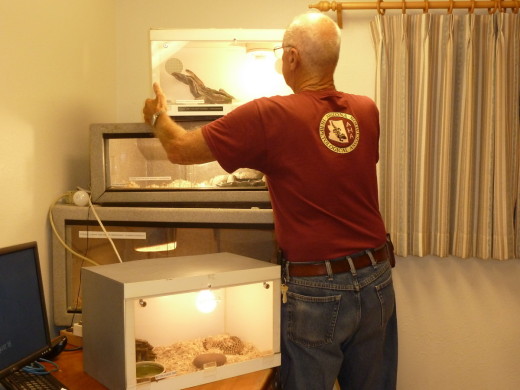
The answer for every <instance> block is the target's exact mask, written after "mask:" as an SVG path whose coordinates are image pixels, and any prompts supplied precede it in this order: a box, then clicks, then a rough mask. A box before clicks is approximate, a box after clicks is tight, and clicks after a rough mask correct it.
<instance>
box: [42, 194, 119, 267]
mask: <svg viewBox="0 0 520 390" xmlns="http://www.w3.org/2000/svg"><path fill="white" fill-rule="evenodd" d="M82 191H85V190H82ZM85 192H86V191H85ZM66 196H68V194H67V193H65V194H63V195H61V196H60V197H59V198H57V199H56V200H55V201H54V202H53V203H52V205H51V207H50V208H49V221H50V224H51V227H52V230H53V231H54V234H55V235H56V238H58V241H59V242H60V243H61V245H63V247H64V248H65V249H67V250H68V251H69V252H70V253H72V254H74V255H75V256H77V257H79V258H81V259H83V260H85V261H88V262H89V263H92V264H94V265H101V264H99V263H98V262H96V261H94V260H92V259H89V258H88V257H85V256H83V255H82V254H80V253H78V252H76V251H75V250H74V249H72V248H71V247H70V246H68V245H67V244H66V243H65V241H64V240H63V239H62V238H61V237H60V235H59V234H58V231H57V229H56V226H55V224H54V219H53V216H52V209H53V208H54V206H55V205H56V203H58V202H59V201H60V200H61V199H63V198H64V197H66ZM88 204H89V207H90V209H91V210H92V213H93V214H94V216H95V217H96V220H97V222H98V224H99V226H100V227H101V229H102V230H103V232H104V233H105V236H106V237H107V239H108V241H109V242H110V244H111V245H112V248H113V249H114V252H115V254H116V256H117V259H118V260H119V262H120V263H122V262H123V260H122V259H121V256H119V252H118V251H117V248H116V246H115V244H114V241H113V240H112V237H110V235H109V234H108V232H107V231H106V229H105V226H104V225H103V223H102V222H101V219H100V218H99V216H98V214H97V212H96V210H95V208H94V205H93V204H92V201H91V200H90V196H88Z"/></svg>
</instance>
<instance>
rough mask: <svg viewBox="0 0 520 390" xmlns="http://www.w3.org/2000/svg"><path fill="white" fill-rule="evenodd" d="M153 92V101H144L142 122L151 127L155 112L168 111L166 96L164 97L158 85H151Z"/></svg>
mask: <svg viewBox="0 0 520 390" xmlns="http://www.w3.org/2000/svg"><path fill="white" fill-rule="evenodd" d="M153 91H154V93H155V99H146V100H145V102H144V108H143V116H144V121H145V122H146V123H148V124H149V125H152V117H153V114H155V113H156V112H161V111H163V112H167V111H168V104H167V103H166V96H165V95H164V93H163V91H162V89H161V87H160V86H159V84H157V83H153Z"/></svg>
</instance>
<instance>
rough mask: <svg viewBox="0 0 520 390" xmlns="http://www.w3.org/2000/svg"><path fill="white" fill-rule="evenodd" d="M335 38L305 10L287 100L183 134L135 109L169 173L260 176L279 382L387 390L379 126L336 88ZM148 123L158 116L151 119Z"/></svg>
mask: <svg viewBox="0 0 520 390" xmlns="http://www.w3.org/2000/svg"><path fill="white" fill-rule="evenodd" d="M340 36H341V34H340V30H339V29H338V27H337V25H336V24H335V23H334V22H333V21H332V20H331V19H330V18H328V17H327V16H325V15H322V14H319V13H308V14H304V15H301V16H298V17H297V18H295V19H294V21H293V22H292V23H291V24H290V25H289V27H288V29H287V30H286V32H285V34H284V38H283V45H282V47H281V48H280V49H279V50H283V55H282V61H283V65H282V72H283V76H284V78H285V81H286V83H287V85H288V86H289V87H291V89H292V90H293V92H294V94H292V95H289V96H275V97H271V98H260V99H256V100H254V101H252V102H249V103H246V104H244V105H242V106H240V107H238V108H236V109H235V110H233V111H232V112H231V113H229V114H227V115H226V116H224V117H223V118H220V119H218V120H216V121H214V122H211V123H210V124H208V125H205V126H203V127H202V128H200V129H196V130H194V131H190V132H186V131H185V130H184V129H183V128H182V127H181V126H180V125H179V124H177V123H175V122H174V121H172V120H171V119H170V118H169V117H168V115H167V114H166V113H165V111H166V98H165V96H164V95H163V93H162V91H161V89H160V88H159V86H158V85H154V91H155V94H156V98H155V99H153V100H152V99H148V100H147V101H146V102H145V107H144V109H143V113H144V118H145V120H146V122H148V123H150V124H153V122H155V123H154V125H155V126H154V129H155V134H156V136H157V137H158V138H159V140H160V141H161V143H162V145H163V147H164V149H165V150H166V152H167V154H168V158H169V159H170V160H171V161H172V162H173V163H176V164H194V163H204V162H208V161H213V160H217V161H218V162H219V163H220V165H221V166H222V167H223V168H224V169H225V170H227V171H228V172H232V171H234V170H236V169H238V168H252V169H256V170H259V171H261V172H263V173H264V174H265V175H266V177H267V182H268V186H269V193H270V197H271V203H272V207H273V214H274V221H275V231H276V237H277V241H278V244H279V246H280V248H281V250H282V254H283V255H282V257H283V259H282V283H283V285H282V293H283V296H282V329H281V339H282V367H281V383H282V387H283V388H284V389H288V390H313V389H316V390H330V389H332V387H333V385H334V382H335V380H336V378H337V379H338V381H339V384H340V386H341V389H342V390H349V389H354V390H361V389H363V390H378V389H395V382H396V370H397V368H396V367H397V324H396V322H397V320H396V312H395V297H394V290H393V285H392V278H391V265H390V263H389V258H390V254H391V253H390V250H389V248H388V246H387V245H386V231H385V227H384V224H383V221H382V218H381V215H380V213H379V206H378V194H377V178H376V164H377V161H378V157H379V155H378V142H379V119H378V115H379V113H378V110H377V108H376V106H375V104H374V102H373V101H372V100H370V99H369V98H366V97H362V96H355V95H350V94H345V93H341V92H338V91H336V89H335V86H334V78H333V75H334V70H335V68H336V65H337V61H338V57H339V48H340ZM154 114H155V119H156V121H155V120H154Z"/></svg>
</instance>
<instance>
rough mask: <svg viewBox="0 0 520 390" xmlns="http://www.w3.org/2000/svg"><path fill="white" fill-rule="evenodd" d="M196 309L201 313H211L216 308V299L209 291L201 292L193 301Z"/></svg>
mask: <svg viewBox="0 0 520 390" xmlns="http://www.w3.org/2000/svg"><path fill="white" fill-rule="evenodd" d="M195 305H196V306H197V309H198V310H199V311H200V312H202V313H211V312H213V310H215V308H216V307H217V298H216V297H215V294H213V292H212V291H210V290H202V291H201V292H199V294H198V295H197V299H196V300H195Z"/></svg>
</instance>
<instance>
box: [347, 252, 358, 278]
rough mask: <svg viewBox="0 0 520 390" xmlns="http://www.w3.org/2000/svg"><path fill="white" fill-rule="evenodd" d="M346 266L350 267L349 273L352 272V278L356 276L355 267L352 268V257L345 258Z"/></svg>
mask: <svg viewBox="0 0 520 390" xmlns="http://www.w3.org/2000/svg"><path fill="white" fill-rule="evenodd" d="M347 261H348V264H349V265H350V272H352V275H353V276H356V275H357V272H356V267H354V262H353V261H352V257H350V256H347Z"/></svg>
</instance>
